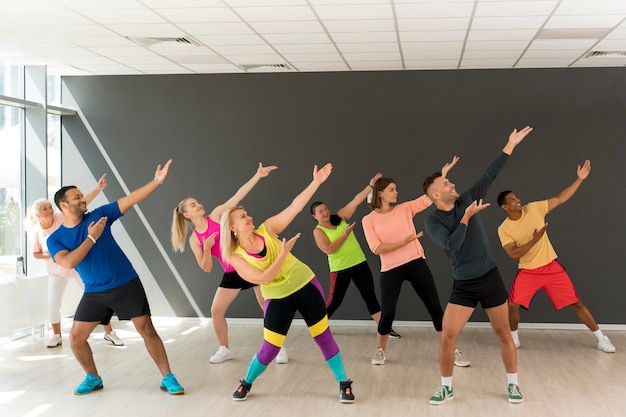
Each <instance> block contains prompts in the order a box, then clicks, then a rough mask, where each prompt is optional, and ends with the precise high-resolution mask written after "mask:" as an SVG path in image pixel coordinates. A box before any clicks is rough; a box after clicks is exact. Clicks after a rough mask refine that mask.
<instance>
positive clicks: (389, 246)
mask: <svg viewBox="0 0 626 417" xmlns="http://www.w3.org/2000/svg"><path fill="white" fill-rule="evenodd" d="M422 236H424V232H419V233H417V234H413V235H410V236H407V237H405V238H404V239H402V240H401V241H399V242H395V243H384V244H382V245H378V247H376V250H375V251H374V253H375V254H376V255H381V254H383V253H387V252H391V251H394V250H396V249H399V248H401V247H403V246H406V245H408V244H409V243H411V242H413V241H414V240H416V239H419V238H420V237H422Z"/></svg>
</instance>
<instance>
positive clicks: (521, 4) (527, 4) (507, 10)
mask: <svg viewBox="0 0 626 417" xmlns="http://www.w3.org/2000/svg"><path fill="white" fill-rule="evenodd" d="M557 4H558V1H557V0H549V1H501V2H489V1H479V2H478V5H477V7H476V14H475V16H476V17H516V16H549V15H550V14H551V13H552V11H553V10H554V9H555V7H556V5H557Z"/></svg>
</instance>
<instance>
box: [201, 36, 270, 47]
mask: <svg viewBox="0 0 626 417" xmlns="http://www.w3.org/2000/svg"><path fill="white" fill-rule="evenodd" d="M195 39H196V40H197V41H199V42H202V43H203V44H205V45H207V46H212V45H265V44H266V43H267V42H265V41H264V40H263V38H261V37H260V36H259V35H200V36H196V37H195Z"/></svg>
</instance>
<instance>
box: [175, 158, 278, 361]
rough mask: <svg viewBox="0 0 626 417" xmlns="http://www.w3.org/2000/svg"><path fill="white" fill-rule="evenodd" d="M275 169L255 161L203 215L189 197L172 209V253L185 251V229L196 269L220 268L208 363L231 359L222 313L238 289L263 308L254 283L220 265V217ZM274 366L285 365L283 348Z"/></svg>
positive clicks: (221, 261) (207, 270)
mask: <svg viewBox="0 0 626 417" xmlns="http://www.w3.org/2000/svg"><path fill="white" fill-rule="evenodd" d="M277 168H278V167H276V166H273V165H272V166H266V167H264V166H263V164H261V163H260V162H259V167H258V168H257V171H256V173H255V174H254V175H253V176H252V178H250V179H249V180H248V181H247V182H246V183H245V184H244V185H242V186H241V187H240V188H239V189H238V190H237V192H236V193H235V194H234V195H233V196H232V197H230V198H229V199H228V200H226V202H224V203H223V204H220V205H219V206H217V207H215V208H214V209H213V210H211V212H210V213H209V215H208V216H207V214H206V211H205V209H204V206H203V205H202V204H201V203H200V202H198V200H196V199H195V198H193V197H187V198H185V199H184V200H182V201H181V202H180V203H179V204H178V206H176V208H175V209H174V214H173V218H172V247H173V249H174V251H175V252H183V251H184V250H185V240H186V239H187V232H188V229H189V228H191V229H192V230H193V232H192V233H191V235H190V236H189V247H191V251H192V252H193V254H194V256H195V258H196V262H197V263H198V266H199V267H200V268H201V269H202V270H203V271H205V272H211V270H212V269H213V258H216V259H217V261H218V262H219V263H220V264H221V265H222V268H223V270H224V275H223V276H222V281H221V282H220V284H219V287H218V288H217V291H215V296H214V297H213V303H212V304H211V321H212V323H213V330H214V331H215V335H216V336H217V341H218V343H219V348H218V350H217V352H215V354H214V355H213V356H211V357H210V358H209V362H210V363H221V362H224V361H227V360H230V359H232V354H231V351H230V345H229V343H228V323H227V321H226V312H227V311H228V307H230V305H231V304H232V303H233V301H235V298H237V296H238V295H239V293H240V292H241V290H247V289H249V288H252V289H253V290H254V293H255V296H256V299H257V302H258V303H259V306H260V307H261V309H262V308H263V296H262V295H261V290H260V289H259V286H258V285H256V284H251V283H249V282H247V281H245V280H243V279H242V278H241V277H240V276H239V275H238V274H237V272H236V271H235V269H234V268H233V267H232V266H231V265H229V264H228V263H226V262H224V261H223V259H222V253H221V250H220V245H219V241H220V225H219V221H220V217H221V216H222V214H223V213H224V212H225V211H226V210H227V209H228V208H230V207H233V206H236V205H237V204H239V203H240V202H241V200H243V199H244V197H246V195H248V193H249V192H250V191H252V189H253V188H254V186H255V185H256V184H257V183H258V182H259V180H260V179H261V178H264V177H267V176H268V175H269V174H270V172H272V171H273V170H275V169H277ZM276 362H277V363H287V362H288V357H287V351H286V349H283V350H282V351H281V353H280V355H279V356H278V357H277V358H276Z"/></svg>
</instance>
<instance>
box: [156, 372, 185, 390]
mask: <svg viewBox="0 0 626 417" xmlns="http://www.w3.org/2000/svg"><path fill="white" fill-rule="evenodd" d="M161 389H162V390H163V391H167V393H168V394H172V395H181V394H184V393H185V389H184V388H183V387H182V386H181V385H180V384H179V383H178V381H177V380H176V377H175V376H174V374H167V375H165V376H164V377H163V380H162V381H161Z"/></svg>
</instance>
